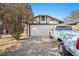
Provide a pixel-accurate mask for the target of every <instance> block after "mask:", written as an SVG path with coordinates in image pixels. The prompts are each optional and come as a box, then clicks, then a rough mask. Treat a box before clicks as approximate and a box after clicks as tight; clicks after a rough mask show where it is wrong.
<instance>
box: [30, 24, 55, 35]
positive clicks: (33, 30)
mask: <svg viewBox="0 0 79 59" xmlns="http://www.w3.org/2000/svg"><path fill="white" fill-rule="evenodd" d="M54 26H55V25H31V26H30V35H31V36H49V31H50V30H51V29H53V28H54Z"/></svg>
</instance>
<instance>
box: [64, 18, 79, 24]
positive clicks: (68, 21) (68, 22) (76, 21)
mask: <svg viewBox="0 0 79 59" xmlns="http://www.w3.org/2000/svg"><path fill="white" fill-rule="evenodd" d="M77 23H79V19H73V20H72V19H71V20H65V21H64V23H63V24H67V25H76V24H77Z"/></svg>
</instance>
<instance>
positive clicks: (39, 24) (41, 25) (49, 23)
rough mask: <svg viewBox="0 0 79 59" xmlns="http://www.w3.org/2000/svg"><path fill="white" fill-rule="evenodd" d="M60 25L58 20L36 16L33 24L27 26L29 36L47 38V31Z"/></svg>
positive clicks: (45, 16)
mask: <svg viewBox="0 0 79 59" xmlns="http://www.w3.org/2000/svg"><path fill="white" fill-rule="evenodd" d="M60 23H62V22H61V21H60V20H58V19H56V18H54V17H51V16H49V15H38V16H35V17H34V20H33V22H32V23H31V24H30V25H29V28H28V35H29V36H49V31H50V30H51V29H53V28H54V26H55V25H57V24H60Z"/></svg>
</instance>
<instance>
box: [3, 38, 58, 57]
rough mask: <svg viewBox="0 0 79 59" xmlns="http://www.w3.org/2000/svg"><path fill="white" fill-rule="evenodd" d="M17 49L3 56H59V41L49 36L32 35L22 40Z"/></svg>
mask: <svg viewBox="0 0 79 59" xmlns="http://www.w3.org/2000/svg"><path fill="white" fill-rule="evenodd" d="M20 41H21V46H20V47H18V49H17V50H16V51H12V52H6V53H5V54H4V55H3V56H58V55H59V53H58V43H57V41H56V40H55V39H50V38H49V37H30V38H29V39H25V40H20Z"/></svg>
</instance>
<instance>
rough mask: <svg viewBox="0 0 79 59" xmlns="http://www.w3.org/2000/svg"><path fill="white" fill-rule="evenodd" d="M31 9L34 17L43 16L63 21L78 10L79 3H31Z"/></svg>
mask: <svg viewBox="0 0 79 59" xmlns="http://www.w3.org/2000/svg"><path fill="white" fill-rule="evenodd" d="M31 7H32V10H33V13H34V15H35V16H36V15H41V14H43V15H50V16H52V17H55V18H57V19H59V20H63V19H64V18H66V17H69V16H70V14H71V12H72V11H74V10H76V9H79V3H31Z"/></svg>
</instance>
